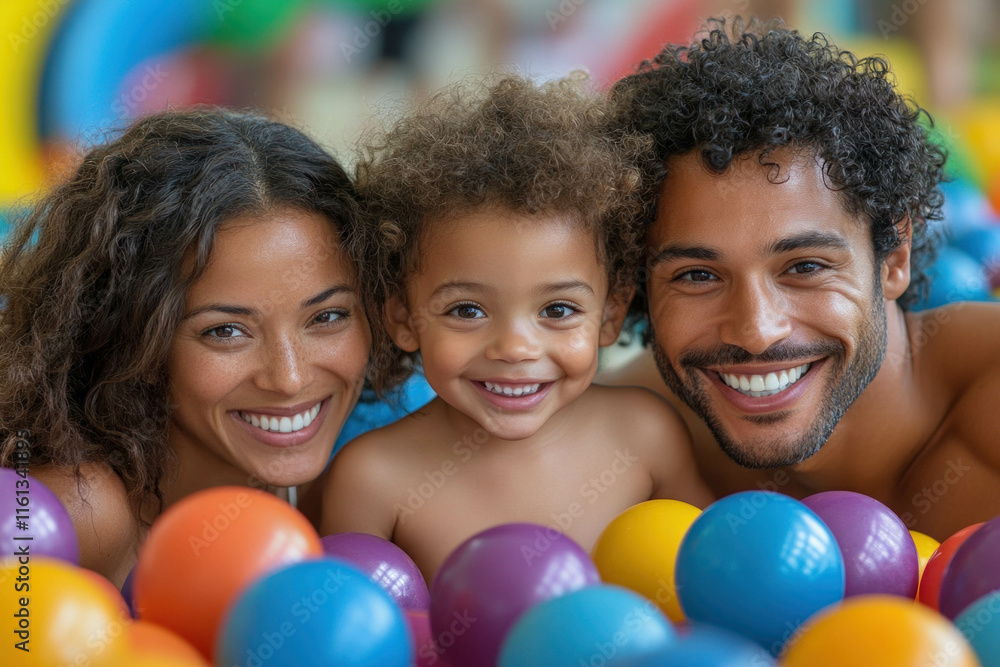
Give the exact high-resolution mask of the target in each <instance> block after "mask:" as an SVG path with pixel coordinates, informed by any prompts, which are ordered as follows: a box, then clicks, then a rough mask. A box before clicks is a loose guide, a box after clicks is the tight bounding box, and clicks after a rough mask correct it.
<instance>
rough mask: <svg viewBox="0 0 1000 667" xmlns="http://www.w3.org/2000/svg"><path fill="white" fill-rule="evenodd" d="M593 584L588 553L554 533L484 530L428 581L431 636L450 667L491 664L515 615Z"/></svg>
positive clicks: (522, 526) (506, 527) (528, 527)
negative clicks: (429, 582) (429, 585)
mask: <svg viewBox="0 0 1000 667" xmlns="http://www.w3.org/2000/svg"><path fill="white" fill-rule="evenodd" d="M597 583H600V575H599V574H598V572H597V567H596V566H595V565H594V562H593V561H592V560H591V559H590V556H588V555H587V552H586V551H584V550H583V548H582V547H580V545H578V544H577V543H576V542H574V541H573V540H572V539H570V538H569V537H567V536H566V535H564V534H562V533H561V532H559V531H557V530H555V529H554V528H548V527H545V526H541V525H537V524H533V523H508V524H503V525H500V526H494V527H492V528H488V529H486V530H484V531H482V532H480V533H477V534H476V535H473V536H472V537H470V538H469V539H468V540H466V541H465V542H463V543H462V544H460V545H459V546H458V548H457V549H455V550H454V551H453V552H452V553H451V554H450V555H449V556H448V558H447V559H446V560H445V562H444V564H442V565H441V569H440V570H438V573H437V575H435V577H434V580H433V581H432V582H431V628H432V630H433V633H434V638H435V640H436V641H437V643H438V647H439V649H440V650H441V654H442V657H443V658H444V660H445V661H446V662H447V663H448V664H449V665H452V666H453V667H484V666H486V665H494V664H496V661H497V657H498V656H499V654H500V648H501V646H502V644H503V641H504V639H505V638H506V636H507V632H508V631H509V630H510V628H511V626H513V625H514V622H515V621H516V620H517V619H518V617H520V616H521V614H523V613H524V612H525V611H527V610H528V609H530V608H531V607H533V606H534V605H536V604H538V603H539V602H544V601H545V600H549V599H551V598H555V597H558V596H560V595H563V594H565V593H569V592H570V591H575V590H579V589H581V588H584V587H586V586H591V585H594V584H597Z"/></svg>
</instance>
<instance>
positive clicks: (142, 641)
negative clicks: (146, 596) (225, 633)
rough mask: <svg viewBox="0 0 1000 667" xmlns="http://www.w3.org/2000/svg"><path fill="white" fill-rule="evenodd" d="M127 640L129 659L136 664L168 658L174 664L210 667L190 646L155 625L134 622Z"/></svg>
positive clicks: (175, 635)
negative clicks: (148, 659) (129, 646)
mask: <svg viewBox="0 0 1000 667" xmlns="http://www.w3.org/2000/svg"><path fill="white" fill-rule="evenodd" d="M128 639H129V643H130V644H131V651H132V653H131V657H132V658H133V659H135V660H136V661H137V662H138V661H139V660H140V659H146V658H156V659H158V660H166V659H168V658H169V659H170V660H172V661H174V662H177V663H179V664H184V665H190V666H191V667H210V665H209V664H208V662H206V660H205V658H204V657H203V656H202V655H201V653H199V652H198V651H197V650H196V649H195V648H194V647H193V646H191V644H189V643H188V642H186V641H184V639H182V638H181V637H180V636H179V635H177V634H176V633H173V632H171V631H170V630H167V629H166V628H164V627H162V626H159V625H156V624H155V623H150V622H149V621H142V620H139V621H136V622H135V623H133V624H132V626H131V627H130V628H129V631H128Z"/></svg>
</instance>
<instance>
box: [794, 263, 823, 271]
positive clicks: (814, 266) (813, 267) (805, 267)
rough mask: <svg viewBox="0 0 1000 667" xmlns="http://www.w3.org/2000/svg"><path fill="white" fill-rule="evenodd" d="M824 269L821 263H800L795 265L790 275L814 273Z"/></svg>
mask: <svg viewBox="0 0 1000 667" xmlns="http://www.w3.org/2000/svg"><path fill="white" fill-rule="evenodd" d="M822 268H824V267H823V265H822V264H820V263H819V262H799V263H798V264H793V265H792V267H791V268H790V269H788V272H789V273H814V272H816V271H819V270H820V269H822Z"/></svg>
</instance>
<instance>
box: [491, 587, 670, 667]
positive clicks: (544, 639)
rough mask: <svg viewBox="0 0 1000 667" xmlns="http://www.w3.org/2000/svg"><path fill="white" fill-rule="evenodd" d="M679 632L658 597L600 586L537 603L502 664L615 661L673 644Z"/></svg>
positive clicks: (509, 640)
mask: <svg viewBox="0 0 1000 667" xmlns="http://www.w3.org/2000/svg"><path fill="white" fill-rule="evenodd" d="M675 637H676V633H675V632H674V629H673V626H672V625H671V624H670V621H669V620H668V619H667V617H666V616H664V615H663V613H662V612H661V611H660V610H659V609H658V608H657V607H656V605H654V604H653V603H652V602H650V601H649V600H647V599H646V598H644V597H642V596H641V595H639V594H637V593H633V592H632V591H630V590H627V589H625V588H621V587H619V586H612V585H604V584H599V585H594V586H588V587H586V588H581V589H579V590H576V591H573V592H570V593H566V594H565V595H560V596H559V597H555V598H552V599H549V600H546V601H545V602H542V603H540V604H537V605H535V606H534V607H532V608H531V609H529V610H528V611H526V612H525V613H524V614H522V615H521V617H520V618H518V619H517V621H516V622H515V623H514V626H513V627H512V628H511V629H510V632H509V633H508V634H507V637H506V639H504V643H503V647H502V648H501V649H500V658H499V660H498V661H497V667H556V666H557V665H567V667H569V666H570V665H572V667H577V666H578V665H610V664H619V662H622V661H625V660H628V659H630V658H636V657H641V656H645V655H650V654H652V653H656V652H658V651H661V650H662V649H664V648H665V647H667V646H669V645H670V644H671V643H672V642H673V641H674V639H675Z"/></svg>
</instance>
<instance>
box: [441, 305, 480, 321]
mask: <svg viewBox="0 0 1000 667" xmlns="http://www.w3.org/2000/svg"><path fill="white" fill-rule="evenodd" d="M448 314H449V315H453V316H455V317H457V318H459V319H460V320H475V319H479V318H482V317H486V313H484V312H483V309H482V308H480V307H479V306H477V305H476V304H474V303H460V304H458V305H457V306H455V307H454V308H452V309H451V310H449V311H448Z"/></svg>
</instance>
